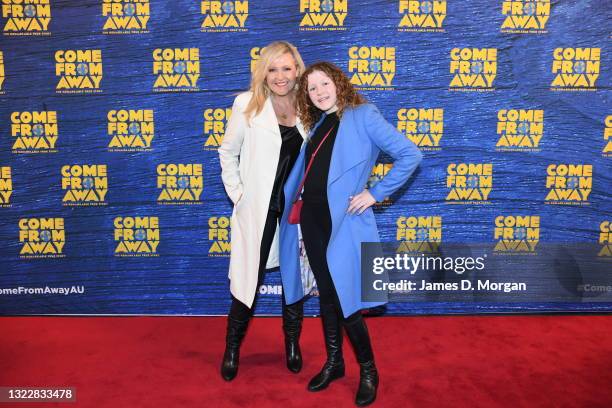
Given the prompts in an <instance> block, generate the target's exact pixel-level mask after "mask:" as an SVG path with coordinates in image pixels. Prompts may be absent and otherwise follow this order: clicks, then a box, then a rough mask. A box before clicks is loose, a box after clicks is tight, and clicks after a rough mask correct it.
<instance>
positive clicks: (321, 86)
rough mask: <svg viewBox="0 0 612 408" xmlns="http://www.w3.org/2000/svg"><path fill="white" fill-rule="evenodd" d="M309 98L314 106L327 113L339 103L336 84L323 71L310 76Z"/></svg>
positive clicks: (314, 72)
mask: <svg viewBox="0 0 612 408" xmlns="http://www.w3.org/2000/svg"><path fill="white" fill-rule="evenodd" d="M308 96H309V97H310V100H311V101H312V103H313V104H314V106H316V107H317V108H319V109H321V110H322V111H325V112H327V111H328V110H330V109H332V108H333V107H334V106H336V103H337V102H338V96H337V95H336V84H334V81H332V80H331V78H330V77H328V76H327V75H326V74H325V73H323V72H321V71H313V72H312V73H311V74H310V75H308Z"/></svg>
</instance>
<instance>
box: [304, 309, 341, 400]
mask: <svg viewBox="0 0 612 408" xmlns="http://www.w3.org/2000/svg"><path fill="white" fill-rule="evenodd" d="M320 308H321V321H322V322H323V335H324V338H325V350H326V352H327V361H325V364H324V365H323V368H322V369H321V371H320V372H319V373H318V374H317V375H315V376H314V377H313V378H312V380H310V382H309V383H308V391H321V390H324V389H325V388H327V387H328V386H329V384H330V383H331V382H332V381H333V380H336V379H338V378H341V377H344V358H343V357H342V327H341V326H340V316H339V312H338V310H337V309H336V307H335V306H334V305H324V304H321V306H320Z"/></svg>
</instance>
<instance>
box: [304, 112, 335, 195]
mask: <svg viewBox="0 0 612 408" xmlns="http://www.w3.org/2000/svg"><path fill="white" fill-rule="evenodd" d="M339 122H340V120H339V119H338V115H337V114H336V112H333V113H330V114H329V115H327V116H326V117H325V119H323V122H322V123H321V124H320V125H319V127H318V128H317V130H315V132H314V135H313V136H312V138H311V139H310V140H309V142H308V145H307V146H306V162H305V163H306V164H305V166H307V165H308V163H309V162H310V158H311V157H312V154H313V153H314V151H315V150H316V149H317V147H318V146H319V143H321V141H322V140H323V138H324V137H325V135H326V134H327V132H328V131H329V130H330V129H332V128H333V130H332V131H331V133H330V134H329V136H328V137H327V139H325V142H324V143H323V145H322V146H321V149H319V152H318V153H317V155H316V157H315V159H314V161H313V163H312V167H311V168H310V172H309V173H308V176H307V177H306V182H305V183H304V192H303V194H302V199H303V200H304V201H305V202H306V201H308V202H312V203H321V202H325V203H327V176H328V175H329V165H330V163H331V157H332V150H333V148H334V142H335V141H336V135H337V134H338V127H339Z"/></svg>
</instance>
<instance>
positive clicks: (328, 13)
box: [300, 0, 348, 31]
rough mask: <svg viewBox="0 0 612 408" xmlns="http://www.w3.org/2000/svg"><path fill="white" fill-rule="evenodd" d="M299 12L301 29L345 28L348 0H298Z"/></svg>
mask: <svg viewBox="0 0 612 408" xmlns="http://www.w3.org/2000/svg"><path fill="white" fill-rule="evenodd" d="M300 14H301V15H302V20H301V21H300V30H302V31H340V30H346V26H345V25H344V20H345V19H346V16H347V14H348V0H300Z"/></svg>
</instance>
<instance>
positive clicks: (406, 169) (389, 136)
mask: <svg viewBox="0 0 612 408" xmlns="http://www.w3.org/2000/svg"><path fill="white" fill-rule="evenodd" d="M360 109H361V110H362V111H361V112H360V115H359V116H361V119H362V123H361V125H362V126H363V128H364V129H365V133H366V134H367V135H368V137H369V138H370V139H371V140H372V142H373V143H374V144H375V145H376V146H378V148H380V149H381V150H382V151H384V152H385V153H387V154H388V155H389V156H391V157H392V158H393V160H394V162H393V167H392V168H391V170H390V171H389V173H387V175H386V176H385V177H384V178H383V179H382V180H381V181H380V182H378V183H377V184H376V185H375V186H374V187H372V188H371V189H370V190H369V191H368V190H364V191H363V192H361V193H360V194H358V195H356V196H355V197H353V198H352V199H351V204H350V206H349V210H348V211H349V212H356V211H357V212H359V213H361V212H363V211H364V210H365V209H366V208H368V207H369V206H371V205H372V204H374V202H372V200H375V201H383V200H384V199H385V197H388V196H390V195H391V194H393V192H395V191H396V190H397V189H398V188H400V187H401V186H402V185H403V184H404V183H406V181H408V178H410V175H411V174H412V173H413V172H414V170H415V169H416V168H417V166H418V165H419V163H420V162H421V160H422V159H423V154H422V153H421V152H420V150H419V148H418V147H417V146H416V145H415V144H414V143H412V142H411V141H410V140H408V139H406V137H405V136H404V135H402V134H401V133H400V132H398V131H397V130H396V129H395V127H393V125H391V124H390V123H389V122H387V121H386V120H385V118H384V117H383V116H382V115H381V114H380V112H379V111H378V109H377V108H376V107H375V106H374V105H369V104H368V105H364V106H362V107H360Z"/></svg>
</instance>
